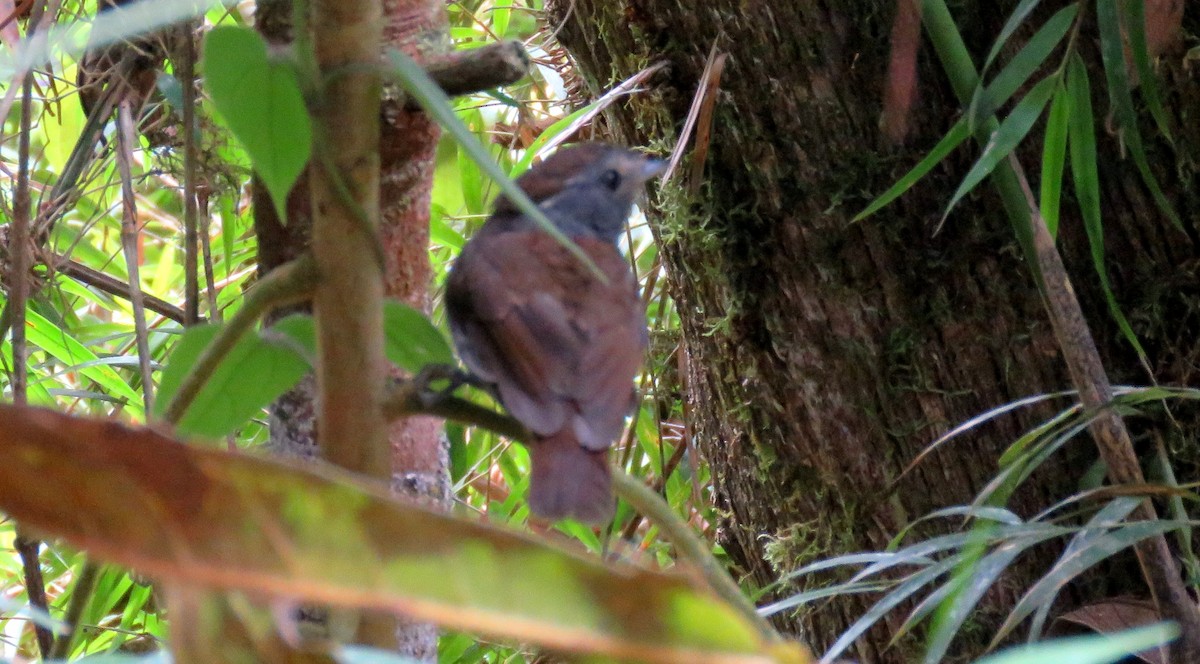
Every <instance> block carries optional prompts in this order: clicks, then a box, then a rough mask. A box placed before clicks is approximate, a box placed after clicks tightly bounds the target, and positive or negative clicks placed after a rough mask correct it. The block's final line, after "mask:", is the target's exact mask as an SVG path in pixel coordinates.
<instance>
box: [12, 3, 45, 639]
mask: <svg viewBox="0 0 1200 664" xmlns="http://www.w3.org/2000/svg"><path fill="white" fill-rule="evenodd" d="M44 10H45V5H44V3H39V6H37V7H35V8H34V16H33V18H32V20H31V21H30V25H32V26H38V25H39V24H40V23H41V21H42V12H43V11H44ZM34 30H35V31H36V28H35V29H34ZM32 125H33V71H32V70H29V71H26V72H25V73H24V75H23V76H21V128H20V136H19V137H18V139H17V180H16V183H15V184H14V191H13V220H12V227H11V230H10V231H9V237H8V250H9V251H8V254H9V265H10V269H11V270H12V271H11V272H10V273H9V275H8V288H9V291H8V305H9V306H11V307H12V309H11V312H10V317H11V318H10V320H11V322H12V355H13V370H12V376H11V384H12V392H13V403H15V404H18V405H23V404H25V402H26V400H27V394H26V390H27V389H28V374H27V370H28V367H27V366H26V363H27V361H28V356H29V353H28V347H27V345H26V339H25V306H26V303H27V300H28V298H29V290H30V289H29V268H30V264H31V263H32V261H33V256H32V247H31V246H30V245H31V240H30V225H31V224H32V208H31V200H32V198H31V196H30V191H29V177H30V175H29V172H30V163H29V160H30V154H29V150H30V133H31V132H30V129H31V127H32ZM14 545H15V546H16V549H17V552H18V554H20V557H21V567H22V570H23V572H24V577H25V593H26V595H27V596H28V597H29V603H30V605H32V606H34V607H36V608H38V609H41V610H42V611H46V610H47V609H48V608H49V603H48V602H47V601H46V582H45V579H44V578H42V566H41V561H40V559H39V556H38V551H39V549H40V547H41V543H40V542H38V541H37V540H36V539H34V538H32V537H28V536H26V534H25V533H24V532H23V529H21V528H18V529H17V537H16V541H15V542H14ZM34 631H35V634H36V636H37V643H38V649H39V650H40V651H41V653H42V656H43V658H44V657H45V655H46V654H47V653H49V652H50V648H51V646H52V645H53V643H54V635H53V634H51V633H50V630H49V629H47V628H46V627H45V626H44V625H35V626H34Z"/></svg>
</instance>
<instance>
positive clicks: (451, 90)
mask: <svg viewBox="0 0 1200 664" xmlns="http://www.w3.org/2000/svg"><path fill="white" fill-rule="evenodd" d="M425 71H426V72H428V73H429V77H430V78H432V79H433V82H434V83H437V84H438V87H439V88H441V89H442V91H443V92H445V93H446V96H447V97H461V96H462V95H469V94H472V93H475V92H482V91H483V90H490V89H492V88H498V87H500V86H502V85H511V84H513V83H516V82H517V81H519V80H521V79H522V78H525V76H526V75H527V74H528V73H529V54H528V53H526V52H525V47H524V46H522V45H521V42H519V41H503V42H497V43H495V44H488V45H487V46H483V47H480V48H476V49H470V50H462V51H455V52H453V53H450V54H449V55H445V56H442V57H440V58H435V59H433V60H431V61H429V62H427V63H425ZM405 109H406V110H410V111H418V110H421V105H420V104H418V103H417V102H416V100H414V99H412V98H411V97H406V99H405Z"/></svg>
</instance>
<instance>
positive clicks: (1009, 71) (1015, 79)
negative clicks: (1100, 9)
mask: <svg viewBox="0 0 1200 664" xmlns="http://www.w3.org/2000/svg"><path fill="white" fill-rule="evenodd" d="M1078 13H1079V5H1078V4H1071V5H1067V6H1066V7H1063V8H1062V9H1061V10H1059V11H1058V12H1057V13H1055V14H1054V16H1051V17H1050V20H1048V21H1046V23H1045V24H1043V25H1042V27H1041V28H1038V31H1037V32H1036V33H1034V35H1033V36H1032V37H1030V38H1029V41H1028V42H1027V43H1026V44H1025V46H1023V47H1022V48H1021V50H1020V51H1018V52H1017V54H1016V55H1014V56H1013V58H1012V60H1010V61H1009V62H1008V64H1007V65H1005V66H1004V69H1002V70H1000V73H999V74H997V75H996V77H995V78H994V79H992V81H991V83H989V84H988V85H987V87H986V88H985V89H983V90H982V92H981V91H980V87H976V91H975V96H974V97H973V98H972V99H971V108H970V109H969V111H968V113H969V116H970V118H971V121H970V125H971V127H972V128H974V127H975V126H976V125H978V124H979V122H980V121H981V120H982V119H984V118H987V117H989V116H991V115H992V114H993V113H995V112H996V109H997V108H999V107H1000V106H1002V105H1004V104H1005V103H1006V102H1007V101H1008V100H1009V98H1010V97H1012V96H1013V95H1014V94H1016V92H1017V90H1019V89H1020V88H1021V86H1023V85H1024V84H1025V82H1026V81H1028V80H1029V77H1030V76H1032V75H1033V73H1034V72H1035V71H1037V70H1038V69H1039V68H1041V67H1042V65H1044V64H1045V63H1046V59H1047V58H1048V57H1050V54H1051V53H1052V52H1053V51H1054V49H1055V47H1057V46H1058V44H1059V42H1061V41H1062V38H1063V37H1064V36H1065V35H1066V34H1067V31H1068V30H1070V29H1071V24H1072V23H1073V22H1074V20H1075V16H1076V15H1077V14H1078Z"/></svg>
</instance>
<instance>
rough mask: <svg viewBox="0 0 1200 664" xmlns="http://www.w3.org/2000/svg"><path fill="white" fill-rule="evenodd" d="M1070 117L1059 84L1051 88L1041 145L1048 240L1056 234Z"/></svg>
mask: <svg viewBox="0 0 1200 664" xmlns="http://www.w3.org/2000/svg"><path fill="white" fill-rule="evenodd" d="M1070 117H1071V97H1070V96H1069V95H1068V94H1067V89H1066V86H1064V85H1062V84H1061V83H1060V84H1059V85H1057V86H1056V87H1055V89H1054V99H1052V100H1051V101H1050V114H1049V117H1048V118H1047V120H1046V137H1045V139H1044V140H1043V143H1042V191H1041V195H1040V196H1039V197H1038V198H1039V199H1040V206H1041V213H1042V219H1043V220H1044V221H1045V222H1046V229H1047V230H1049V231H1050V236H1051V237H1056V236H1057V235H1058V212H1059V205H1060V203H1061V201H1062V176H1063V167H1064V166H1066V163H1067V123H1068V121H1069V120H1070Z"/></svg>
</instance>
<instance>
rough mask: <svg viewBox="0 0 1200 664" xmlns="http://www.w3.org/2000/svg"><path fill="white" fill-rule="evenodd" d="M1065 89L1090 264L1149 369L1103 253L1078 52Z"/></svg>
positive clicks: (1092, 139) (1087, 94)
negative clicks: (1069, 109)
mask: <svg viewBox="0 0 1200 664" xmlns="http://www.w3.org/2000/svg"><path fill="white" fill-rule="evenodd" d="M1067 91H1068V94H1069V96H1070V102H1069V103H1070V106H1071V113H1070V120H1069V121H1068V125H1067V132H1068V135H1069V137H1070V138H1069V139H1068V140H1069V145H1070V154H1071V178H1072V181H1073V182H1074V185H1075V197H1076V199H1078V201H1079V212H1080V216H1082V217H1083V227H1084V230H1086V231H1087V236H1088V245H1089V247H1090V249H1091V253H1092V267H1093V268H1094V269H1095V270H1096V276H1097V277H1099V279H1100V288H1101V290H1103V291H1104V300H1105V302H1106V303H1107V304H1108V311H1109V313H1110V314H1112V317H1113V320H1115V321H1116V322H1117V327H1119V328H1120V329H1121V334H1122V335H1123V336H1124V337H1125V340H1126V341H1128V342H1129V345H1131V346H1133V349H1134V351H1135V352H1137V354H1138V358H1139V359H1140V360H1141V362H1142V366H1143V367H1147V371H1149V369H1148V367H1149V362H1148V360H1147V359H1146V351H1145V349H1144V348H1142V343H1141V341H1139V340H1138V338H1137V334H1136V333H1135V332H1134V331H1133V326H1132V325H1130V324H1129V320H1128V319H1126V318H1125V312H1123V311H1121V305H1120V304H1118V303H1117V296H1116V294H1114V293H1113V290H1112V284H1111V282H1110V281H1109V279H1108V265H1107V264H1106V262H1105V257H1104V224H1103V222H1102V220H1101V213H1100V175H1099V172H1098V170H1097V162H1096V160H1097V157H1096V133H1095V132H1096V129H1095V123H1096V120H1095V117H1094V116H1093V113H1092V99H1091V85H1090V84H1089V82H1088V75H1087V67H1086V65H1084V64H1083V60H1082V59H1081V58H1080V57H1079V55H1078V54H1074V55H1072V56H1071V61H1070V63H1069V64H1068V69H1067Z"/></svg>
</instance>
